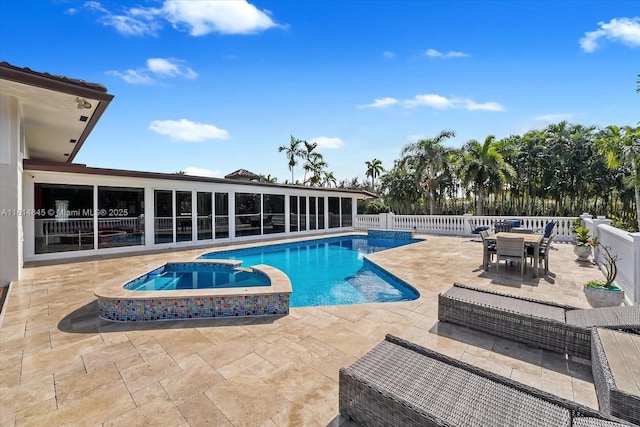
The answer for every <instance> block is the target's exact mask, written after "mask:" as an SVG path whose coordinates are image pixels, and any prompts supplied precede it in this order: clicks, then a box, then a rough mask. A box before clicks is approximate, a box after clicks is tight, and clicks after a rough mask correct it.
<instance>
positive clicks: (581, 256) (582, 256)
mask: <svg viewBox="0 0 640 427" xmlns="http://www.w3.org/2000/svg"><path fill="white" fill-rule="evenodd" d="M573 253H575V254H576V255H577V256H578V261H580V262H586V261H589V256H591V246H586V245H585V246H578V245H576V246H574V247H573Z"/></svg>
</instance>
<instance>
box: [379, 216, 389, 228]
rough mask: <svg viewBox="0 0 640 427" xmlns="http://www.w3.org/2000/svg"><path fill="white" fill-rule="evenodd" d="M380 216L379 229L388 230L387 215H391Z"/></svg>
mask: <svg viewBox="0 0 640 427" xmlns="http://www.w3.org/2000/svg"><path fill="white" fill-rule="evenodd" d="M379 215H380V227H379V228H380V229H381V230H386V229H387V228H388V227H387V215H389V214H387V213H380V214H379Z"/></svg>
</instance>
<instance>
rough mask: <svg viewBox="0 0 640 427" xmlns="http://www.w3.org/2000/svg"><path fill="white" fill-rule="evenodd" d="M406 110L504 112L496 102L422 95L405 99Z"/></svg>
mask: <svg viewBox="0 0 640 427" xmlns="http://www.w3.org/2000/svg"><path fill="white" fill-rule="evenodd" d="M403 103H404V106H405V107H406V108H415V107H432V108H437V109H438V110H446V109H448V108H462V109H465V110H470V111H476V110H484V111H504V107H503V106H502V105H500V104H498V103H497V102H493V101H491V102H484V103H477V102H475V101H474V100H472V99H469V98H457V97H451V98H447V97H445V96H442V95H436V94H424V95H416V96H415V97H413V99H405V100H404V101H403Z"/></svg>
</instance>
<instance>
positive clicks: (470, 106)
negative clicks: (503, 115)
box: [454, 98, 504, 111]
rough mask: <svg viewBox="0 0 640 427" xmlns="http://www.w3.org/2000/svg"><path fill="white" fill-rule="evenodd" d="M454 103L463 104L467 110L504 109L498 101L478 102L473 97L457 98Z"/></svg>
mask: <svg viewBox="0 0 640 427" xmlns="http://www.w3.org/2000/svg"><path fill="white" fill-rule="evenodd" d="M454 103H455V104H456V105H461V106H462V108H465V109H467V110H471V111H475V110H484V111H504V107H503V106H502V105H500V104H498V103H497V102H483V103H482V104H478V103H477V102H475V101H473V100H471V99H466V98H463V99H455V100H454Z"/></svg>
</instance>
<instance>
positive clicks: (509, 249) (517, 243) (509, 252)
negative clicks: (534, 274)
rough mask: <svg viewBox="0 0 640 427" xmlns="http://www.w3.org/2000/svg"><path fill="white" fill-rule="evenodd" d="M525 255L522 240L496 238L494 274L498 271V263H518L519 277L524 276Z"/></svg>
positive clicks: (517, 238) (503, 237) (504, 237)
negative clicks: (503, 261)
mask: <svg viewBox="0 0 640 427" xmlns="http://www.w3.org/2000/svg"><path fill="white" fill-rule="evenodd" d="M526 258H527V253H526V252H525V250H524V238H522V237H506V236H500V235H498V236H497V238H496V273H497V272H498V270H499V266H500V261H501V260H505V261H518V262H520V275H523V274H524V265H525V264H526Z"/></svg>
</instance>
